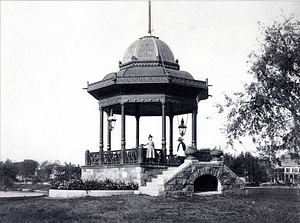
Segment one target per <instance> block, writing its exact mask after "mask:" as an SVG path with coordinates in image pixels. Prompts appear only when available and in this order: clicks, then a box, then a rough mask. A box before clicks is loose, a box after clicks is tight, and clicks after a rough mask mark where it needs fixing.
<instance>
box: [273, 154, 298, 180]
mask: <svg viewBox="0 0 300 223" xmlns="http://www.w3.org/2000/svg"><path fill="white" fill-rule="evenodd" d="M280 161H281V166H280V167H278V168H276V169H275V175H276V180H277V182H283V183H285V184H286V185H291V186H292V185H298V184H300V159H299V158H296V157H292V154H291V153H286V154H284V155H282V156H281V158H280Z"/></svg>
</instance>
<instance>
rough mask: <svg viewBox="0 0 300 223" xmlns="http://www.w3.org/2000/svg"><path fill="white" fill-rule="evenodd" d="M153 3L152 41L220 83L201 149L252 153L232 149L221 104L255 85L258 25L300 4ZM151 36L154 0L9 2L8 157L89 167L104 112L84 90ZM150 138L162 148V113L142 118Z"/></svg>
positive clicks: (4, 56) (4, 30) (205, 112)
mask: <svg viewBox="0 0 300 223" xmlns="http://www.w3.org/2000/svg"><path fill="white" fill-rule="evenodd" d="M151 6H152V29H153V31H152V35H154V36H158V37H159V38H160V39H161V40H163V41H164V42H165V43H167V44H168V46H169V47H170V48H171V50H172V52H173V54H174V56H175V58H176V59H178V60H179V65H180V70H184V71H187V72H189V73H190V74H192V75H193V77H194V78H195V79H196V80H203V81H204V80H205V79H206V78H208V82H209V84H210V85H212V86H211V87H210V88H209V94H210V95H212V97H210V98H209V99H207V100H205V101H200V102H199V104H198V106H199V108H198V117H197V118H198V119H197V144H198V148H214V147H218V148H219V147H221V149H223V150H224V151H225V152H230V153H235V152H237V151H239V152H240V151H253V149H255V146H254V145H253V144H251V143H249V142H247V140H246V141H245V144H244V145H237V146H236V147H235V150H232V149H231V148H227V147H226V138H225V136H224V134H223V133H222V131H221V128H222V127H223V125H224V123H225V117H224V116H222V115H219V114H218V112H217V109H216V108H215V107H214V105H215V104H216V103H220V102H221V103H222V102H223V101H224V94H229V95H230V94H232V93H233V92H236V91H242V90H243V86H244V84H245V83H247V82H249V81H251V80H252V79H251V77H250V76H249V74H247V71H248V70H249V65H248V64H247V61H248V55H249V54H250V53H251V51H253V50H256V49H258V44H257V38H259V36H260V31H259V29H258V23H257V22H258V21H260V22H262V23H265V24H271V23H272V21H274V20H278V21H281V20H282V17H281V16H280V15H281V14H283V15H285V16H287V17H288V16H289V15H291V14H292V13H294V15H295V18H298V19H299V18H300V2H299V1H291V2H287V1H283V2H281V1H265V2H261V1H229V2H226V1H222V2H215V1H214V2H205V1H204V2H196V1H190V2H185V1H184V2H180V1H164V2H163V1H152V5H151ZM147 32H148V2H147V1H131V2H130V1H110V2H104V1H38V2H37V1H24V2H19V1H18V2H15V1H1V150H0V152H1V153H0V155H1V160H2V161H5V160H6V159H11V160H13V161H22V160H24V159H33V160H36V161H38V162H42V161H45V160H48V161H55V160H59V161H60V162H61V163H64V162H67V163H70V162H71V163H72V164H79V165H84V153H85V151H86V150H89V151H90V152H97V151H98V150H99V145H98V144H99V110H98V104H97V100H96V99H94V98H93V97H92V96H91V95H89V94H88V93H87V92H86V90H84V89H83V88H85V87H86V82H87V81H89V82H90V83H93V82H97V81H100V80H102V79H103V77H104V76H105V75H107V74H108V73H111V72H115V71H118V70H119V67H118V62H119V61H120V60H121V59H122V57H123V54H124V52H125V50H126V49H127V47H128V46H129V45H130V44H131V43H132V42H134V41H135V40H137V39H139V38H140V37H143V36H147V35H148V33H147ZM181 118H183V119H184V120H185V122H187V126H188V129H187V133H186V135H185V136H184V140H185V143H186V144H187V145H189V144H190V143H191V115H190V114H188V115H183V116H179V117H175V118H174V127H175V128H174V146H175V147H176V146H177V142H176V139H177V137H178V136H179V133H178V129H177V128H176V126H178V125H179V121H180V120H181ZM134 123H135V119H134V118H131V117H126V148H133V147H134V146H135V128H132V126H135V124H134ZM120 125H121V123H120V117H119V116H117V122H116V127H115V129H114V130H113V131H112V149H120V145H121V136H120V133H121V130H120ZM167 126H168V125H167ZM167 132H168V131H167ZM149 134H151V135H153V141H154V143H155V146H156V148H160V145H161V118H160V117H155V118H148V117H142V118H141V120H140V143H146V142H147V136H148V135H149ZM104 136H106V134H104ZM104 139H105V141H106V138H105V137H104ZM167 139H168V134H167ZM167 147H168V142H167Z"/></svg>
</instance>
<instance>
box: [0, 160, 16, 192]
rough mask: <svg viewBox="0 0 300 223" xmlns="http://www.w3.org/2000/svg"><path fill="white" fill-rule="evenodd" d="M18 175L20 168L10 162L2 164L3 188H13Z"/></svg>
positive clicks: (0, 181)
mask: <svg viewBox="0 0 300 223" xmlns="http://www.w3.org/2000/svg"><path fill="white" fill-rule="evenodd" d="M17 174H18V168H17V166H16V164H14V163H12V162H11V161H10V160H6V161H5V163H3V162H0V183H1V188H4V189H6V188H9V187H12V186H13V182H14V181H15V180H16V176H17Z"/></svg>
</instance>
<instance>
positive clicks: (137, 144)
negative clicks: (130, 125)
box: [135, 116, 140, 148]
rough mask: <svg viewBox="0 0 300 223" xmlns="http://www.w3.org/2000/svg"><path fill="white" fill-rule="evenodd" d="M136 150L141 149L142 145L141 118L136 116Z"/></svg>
mask: <svg viewBox="0 0 300 223" xmlns="http://www.w3.org/2000/svg"><path fill="white" fill-rule="evenodd" d="M135 120H136V125H135V148H139V145H140V116H135Z"/></svg>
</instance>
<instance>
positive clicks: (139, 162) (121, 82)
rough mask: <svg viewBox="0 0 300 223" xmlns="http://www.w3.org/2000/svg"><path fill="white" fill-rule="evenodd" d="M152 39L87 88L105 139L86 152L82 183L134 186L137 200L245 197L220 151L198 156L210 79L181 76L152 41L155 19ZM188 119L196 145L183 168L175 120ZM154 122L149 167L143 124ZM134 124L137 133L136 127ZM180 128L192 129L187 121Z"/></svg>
mask: <svg viewBox="0 0 300 223" xmlns="http://www.w3.org/2000/svg"><path fill="white" fill-rule="evenodd" d="M149 6H150V3H149ZM149 9H150V7H149ZM150 14H151V13H149V18H150ZM148 33H149V36H144V37H141V38H139V39H138V40H136V41H134V42H133V43H132V44H131V45H130V46H129V47H128V48H127V50H126V51H125V53H124V55H123V58H122V61H120V62H119V71H117V72H112V73H109V74H107V75H106V76H105V77H104V78H103V79H102V80H100V81H98V82H96V83H91V84H90V83H88V85H87V92H88V93H89V94H90V95H92V96H93V97H94V98H95V99H96V100H97V101H98V104H99V120H100V121H99V126H100V128H99V133H100V134H99V150H98V151H96V152H90V151H89V150H87V151H86V152H85V166H83V167H82V179H84V180H85V179H99V180H103V179H107V178H109V179H112V180H121V181H124V182H135V183H138V184H139V190H138V191H136V192H137V193H138V194H139V193H140V194H149V195H153V196H157V195H176V194H182V193H184V194H189V195H191V194H193V193H199V192H203V191H209V192H210V193H223V191H231V192H232V191H242V189H243V187H244V183H243V182H242V181H241V180H240V179H239V178H238V176H237V175H236V174H234V173H233V172H232V171H231V170H230V169H229V168H228V167H226V165H224V163H223V161H222V158H221V156H222V154H223V153H222V152H221V151H214V150H212V151H199V150H197V113H198V103H199V101H201V100H205V99H207V98H208V87H209V85H208V81H207V79H206V81H200V80H195V79H194V78H193V76H192V75H191V74H190V73H188V72H186V71H181V70H180V66H179V63H178V60H175V58H174V56H173V53H172V51H171V49H170V48H169V46H168V45H167V44H166V43H165V42H163V41H162V40H160V39H159V38H158V37H156V36H153V35H151V23H150V19H149V32H148ZM105 113H106V115H107V118H106V119H104V116H105ZM185 114H192V120H191V123H192V124H191V126H189V128H191V133H192V134H191V142H192V143H191V144H192V145H191V147H189V148H188V149H187V150H186V151H185V155H186V159H185V161H184V163H181V162H180V160H179V159H178V158H177V157H176V156H174V155H173V130H174V128H173V119H174V116H178V115H185ZM115 115H118V116H120V117H121V121H120V122H121V134H120V136H121V137H120V138H119V139H116V138H112V134H111V131H112V130H113V128H114V124H115V122H116V118H115ZM127 116H133V117H135V123H134V125H135V138H130V139H129V138H126V124H127V123H126V117H127ZM150 116H158V117H161V122H160V124H161V147H160V148H157V146H156V149H155V159H154V160H151V162H148V160H147V159H146V150H147V148H144V145H143V144H140V119H141V118H145V119H147V118H149V117H150ZM167 117H168V118H167ZM133 120H134V119H133ZM104 122H107V124H106V125H104ZM129 124H130V127H131V128H130V129H132V128H133V126H134V125H132V124H133V123H129ZM154 125H157V123H155V124H154ZM167 125H169V127H168V128H167ZM104 126H106V127H107V129H106V130H105V129H104ZM180 128H182V129H181V130H184V129H185V128H187V126H186V125H184V123H183V121H182V124H181V125H180V126H179V129H180ZM167 129H168V130H169V134H168V136H169V138H168V139H167ZM104 132H106V133H107V137H106V139H105V138H104ZM146 134H149V132H147V133H146ZM158 134H159V133H156V136H157V135H158ZM182 135H183V134H182ZM126 139H127V140H130V142H133V141H135V147H134V148H126ZM112 140H114V142H116V141H119V143H120V144H119V146H120V147H119V149H117V150H112V149H111V142H112ZM105 145H106V146H105ZM167 149H168V150H169V151H167Z"/></svg>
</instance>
